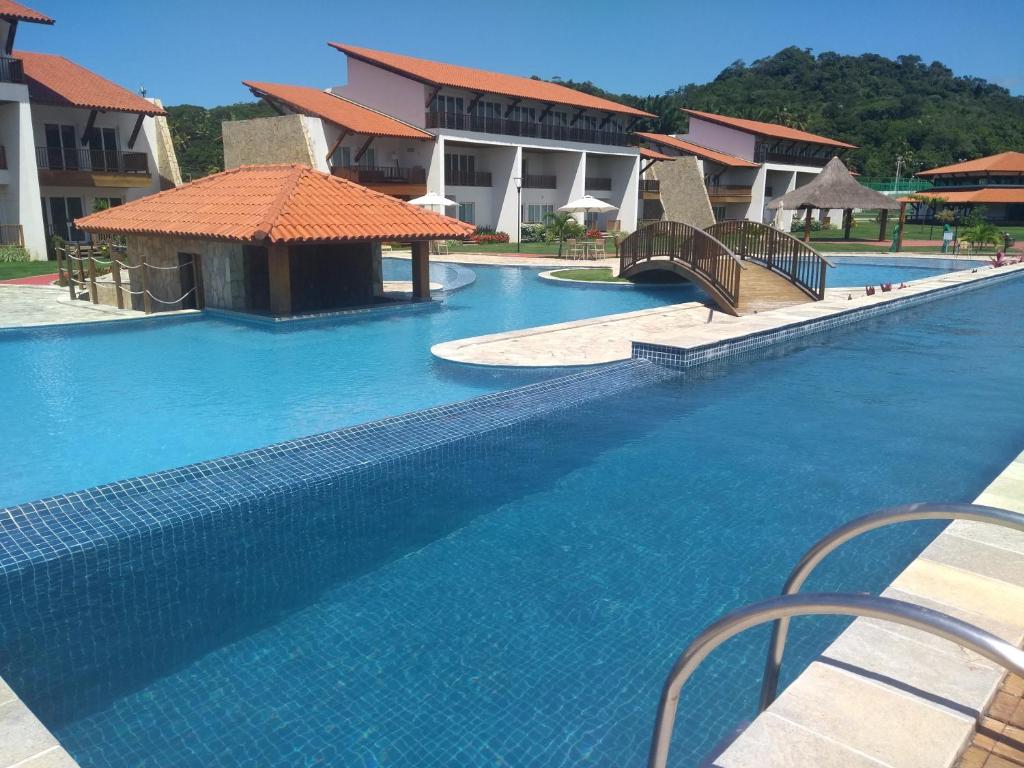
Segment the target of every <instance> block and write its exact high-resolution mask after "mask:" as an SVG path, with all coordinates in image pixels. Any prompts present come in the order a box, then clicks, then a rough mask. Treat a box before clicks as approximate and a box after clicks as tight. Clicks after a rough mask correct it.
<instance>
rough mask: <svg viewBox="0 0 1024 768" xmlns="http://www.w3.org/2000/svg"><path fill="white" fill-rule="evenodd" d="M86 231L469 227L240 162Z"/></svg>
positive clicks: (326, 233) (246, 233)
mask: <svg viewBox="0 0 1024 768" xmlns="http://www.w3.org/2000/svg"><path fill="white" fill-rule="evenodd" d="M75 224H76V225H77V226H78V227H80V228H82V229H84V230H86V231H88V232H106V233H117V234H149V235H169V236H179V237H196V238H201V239H215V240H233V241H241V242H265V243H305V242H329V241H350V240H428V239H441V238H460V237H465V236H466V235H469V234H471V233H472V232H473V230H474V227H473V226H471V225H469V224H465V223H463V222H461V221H458V220H456V219H451V218H448V217H447V216H441V215H439V214H436V213H431V212H430V211H426V210H424V209H422V208H418V207H416V206H415V205H410V204H409V203H406V202H403V201H402V200H399V199H397V198H394V197H391V196H390V195H385V194H383V193H380V192H374V191H373V190H370V189H367V188H366V187H362V186H360V185H358V184H355V183H353V182H351V181H347V180H346V179H340V178H338V177H336V176H330V175H328V174H326V173H321V172H319V171H314V170H313V169H312V168H309V167H307V166H304V165H246V166H242V167H240V168H234V169H232V170H229V171H223V172H221V173H216V174H214V175H212V176H207V177H205V178H202V179H199V180H198V181H194V182H192V183H191V184H185V185H183V186H181V187H177V188H175V189H170V190H167V191H166V192H160V193H158V194H155V195H150V196H149V197H143V198H140V199H139V200H135V201H133V202H130V203H125V204H124V205H119V206H117V207H115V208H108V209H107V210H105V211H100V212H99V213H93V214H91V215H89V216H86V217H85V218H82V219H78V221H76V222H75Z"/></svg>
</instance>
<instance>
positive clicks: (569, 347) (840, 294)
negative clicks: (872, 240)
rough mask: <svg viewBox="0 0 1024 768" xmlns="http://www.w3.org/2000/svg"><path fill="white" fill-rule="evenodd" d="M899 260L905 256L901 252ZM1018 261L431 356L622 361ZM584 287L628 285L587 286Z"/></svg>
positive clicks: (492, 337) (660, 314)
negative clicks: (642, 349)
mask: <svg viewBox="0 0 1024 768" xmlns="http://www.w3.org/2000/svg"><path fill="white" fill-rule="evenodd" d="M902 258H905V257H902ZM1021 268H1022V267H1020V266H1013V267H1000V268H999V269H998V270H996V269H993V268H991V267H973V268H967V269H965V270H961V271H959V272H950V273H943V274H941V275H938V276H935V277H927V278H923V279H920V280H913V281H911V282H909V283H907V284H906V285H907V287H906V288H894V289H893V290H892V291H888V292H885V293H883V292H882V291H878V292H877V293H875V295H873V296H868V295H866V294H865V292H864V289H863V288H830V289H828V290H827V291H826V292H825V296H826V297H825V299H824V300H823V301H818V302H810V303H804V304H798V305H795V306H791V307H786V308H783V309H775V310H768V311H765V312H759V313H754V314H750V315H743V316H742V317H733V316H731V315H727V314H726V313H724V312H720V311H718V310H712V308H711V306H710V305H709V304H704V303H702V302H690V303H687V304H673V305H670V306H666V307H655V308H653V309H643V310H639V311H636V312H626V313H622V314H617V315H605V316H602V317H594V318H588V319H585V320H577V321H574V322H570V323H558V324H555V325H547V326H539V327H535V328H526V329H523V330H519V331H508V332H505V333H493V334H488V335H484V336H474V337H470V338H465V339H456V340H454V341H447V342H444V343H441V344H435V345H434V346H433V347H432V348H431V352H432V353H433V354H434V356H435V357H438V358H440V359H442V360H447V361H449V362H454V363H462V364H466V365H479V366H501V367H531V368H532V367H573V366H584V365H598V364H602V363H611V362H615V361H618V360H626V359H628V358H629V357H631V356H632V354H633V344H634V343H643V344H650V345H658V346H666V347H678V348H692V347H696V346H701V345H704V344H709V343H714V342H716V341H723V340H726V339H730V338H736V337H739V336H744V335H746V334H749V333H754V332H758V331H764V330H767V329H770V328H774V327H783V326H787V325H791V324H793V323H799V322H802V321H804V320H810V319H815V318H822V317H826V316H828V315H832V314H839V313H842V312H846V311H848V310H851V309H856V308H858V307H866V306H872V305H875V304H882V303H886V302H889V301H894V300H896V299H900V298H905V297H907V296H912V295H917V294H921V293H927V292H930V291H934V290H938V289H941V288H946V287H949V286H951V285H957V284H960V283H965V282H973V281H976V280H984V279H985V278H987V277H992V276H996V275H998V274H1003V273H1004V272H1005V271H1008V270H1018V269H1021ZM592 290H595V291H597V290H630V289H629V288H619V287H616V288H610V287H608V286H594V287H593V288H592Z"/></svg>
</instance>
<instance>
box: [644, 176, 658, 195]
mask: <svg viewBox="0 0 1024 768" xmlns="http://www.w3.org/2000/svg"><path fill="white" fill-rule="evenodd" d="M640 191H641V192H661V179H640Z"/></svg>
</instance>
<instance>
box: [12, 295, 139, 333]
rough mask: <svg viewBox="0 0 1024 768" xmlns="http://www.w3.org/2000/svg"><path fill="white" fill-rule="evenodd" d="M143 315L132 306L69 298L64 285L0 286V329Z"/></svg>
mask: <svg viewBox="0 0 1024 768" xmlns="http://www.w3.org/2000/svg"><path fill="white" fill-rule="evenodd" d="M145 316H146V314H145V313H144V312H137V311H135V310H132V309H118V308H117V307H108V306H106V305H104V304H92V303H91V302H88V301H72V300H71V299H70V298H69V297H68V295H67V289H65V288H57V287H49V286H32V285H0V328H26V327H30V326H36V325H57V324H62V323H94V322H102V321H107V320H121V319H127V318H133V317H145Z"/></svg>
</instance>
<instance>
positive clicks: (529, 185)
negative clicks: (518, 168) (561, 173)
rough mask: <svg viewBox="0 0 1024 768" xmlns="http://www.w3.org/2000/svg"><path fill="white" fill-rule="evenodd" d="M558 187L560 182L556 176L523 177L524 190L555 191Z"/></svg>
mask: <svg viewBox="0 0 1024 768" xmlns="http://www.w3.org/2000/svg"><path fill="white" fill-rule="evenodd" d="M557 186H558V180H557V179H556V178H555V177H554V176H538V175H537V174H527V175H526V176H523V188H524V189H555V188H556V187H557Z"/></svg>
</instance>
